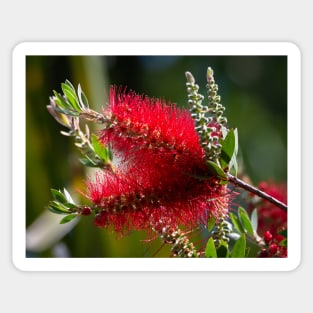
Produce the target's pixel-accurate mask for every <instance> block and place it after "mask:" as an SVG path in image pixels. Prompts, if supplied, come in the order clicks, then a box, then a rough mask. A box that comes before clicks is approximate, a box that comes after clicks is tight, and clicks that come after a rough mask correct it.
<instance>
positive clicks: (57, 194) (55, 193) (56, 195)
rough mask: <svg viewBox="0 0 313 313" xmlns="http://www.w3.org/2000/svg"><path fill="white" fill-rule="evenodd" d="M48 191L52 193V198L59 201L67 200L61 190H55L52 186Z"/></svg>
mask: <svg viewBox="0 0 313 313" xmlns="http://www.w3.org/2000/svg"><path fill="white" fill-rule="evenodd" d="M50 191H51V193H52V196H53V199H54V200H56V201H58V202H61V203H65V202H67V199H66V197H65V195H64V194H63V193H62V192H61V191H59V190H56V189H52V188H51V189H50Z"/></svg>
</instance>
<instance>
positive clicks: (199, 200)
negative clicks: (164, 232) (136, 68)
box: [88, 87, 230, 232]
mask: <svg viewBox="0 0 313 313" xmlns="http://www.w3.org/2000/svg"><path fill="white" fill-rule="evenodd" d="M104 114H105V116H106V117H107V118H108V120H109V122H108V123H107V125H106V127H105V128H104V129H103V130H101V131H100V140H101V142H102V143H103V144H110V145H111V146H112V148H113V150H114V151H115V153H117V154H118V156H119V164H118V168H117V170H116V171H115V173H109V172H106V171H103V173H98V174H97V175H96V178H95V180H90V181H89V182H88V196H89V198H90V200H91V201H92V202H93V204H94V205H95V206H96V208H97V209H96V210H97V211H98V213H97V215H96V217H95V224H96V225H97V226H104V227H106V226H109V225H112V226H113V227H114V229H115V230H116V231H119V232H124V231H127V230H130V229H135V230H141V229H147V228H149V229H150V228H151V225H153V224H155V223H157V222H158V221H159V220H166V221H170V223H171V225H168V226H172V227H176V226H177V225H184V226H186V227H189V228H191V227H193V226H195V225H196V224H198V223H199V222H200V223H201V222H205V221H206V219H207V218H208V217H210V216H212V215H213V216H215V217H219V216H224V215H225V214H227V211H228V206H229V202H230V194H229V190H228V189H227V187H226V186H225V185H221V184H220V183H219V180H217V179H216V178H214V177H212V176H209V174H208V173H207V167H206V164H205V153H204V150H203V148H202V147H201V144H200V142H199V135H198V134H197V132H196V131H195V124H194V121H193V119H192V118H191V116H190V113H189V111H187V110H180V109H178V108H177V107H175V106H174V105H171V104H169V103H166V102H165V101H162V100H160V99H150V98H148V97H146V96H140V95H137V94H136V93H134V92H132V91H130V92H127V91H126V90H122V89H118V88H116V87H112V88H111V91H110V103H109V105H108V109H107V110H106V111H105V112H104ZM204 177H206V178H205V179H204Z"/></svg>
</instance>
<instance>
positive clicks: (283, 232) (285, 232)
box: [278, 228, 287, 238]
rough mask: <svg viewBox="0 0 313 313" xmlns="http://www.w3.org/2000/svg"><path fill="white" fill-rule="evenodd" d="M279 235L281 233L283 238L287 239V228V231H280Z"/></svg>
mask: <svg viewBox="0 0 313 313" xmlns="http://www.w3.org/2000/svg"><path fill="white" fill-rule="evenodd" d="M278 233H279V234H280V235H282V236H284V237H286V238H287V228H285V229H283V230H281V231H279V232H278Z"/></svg>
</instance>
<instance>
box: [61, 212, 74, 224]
mask: <svg viewBox="0 0 313 313" xmlns="http://www.w3.org/2000/svg"><path fill="white" fill-rule="evenodd" d="M75 217H77V214H69V215H66V216H64V217H63V218H62V219H61V221H60V224H66V223H68V222H70V221H71V220H73V219H74V218H75Z"/></svg>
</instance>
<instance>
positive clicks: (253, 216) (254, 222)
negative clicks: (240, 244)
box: [251, 208, 258, 232]
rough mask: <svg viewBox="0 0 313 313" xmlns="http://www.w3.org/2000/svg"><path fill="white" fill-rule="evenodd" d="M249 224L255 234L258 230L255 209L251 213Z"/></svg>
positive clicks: (256, 211)
mask: <svg viewBox="0 0 313 313" xmlns="http://www.w3.org/2000/svg"><path fill="white" fill-rule="evenodd" d="M251 224H252V227H253V230H254V231H255V232H257V230H258V210H257V208H255V209H254V210H253V211H252V213H251Z"/></svg>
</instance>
